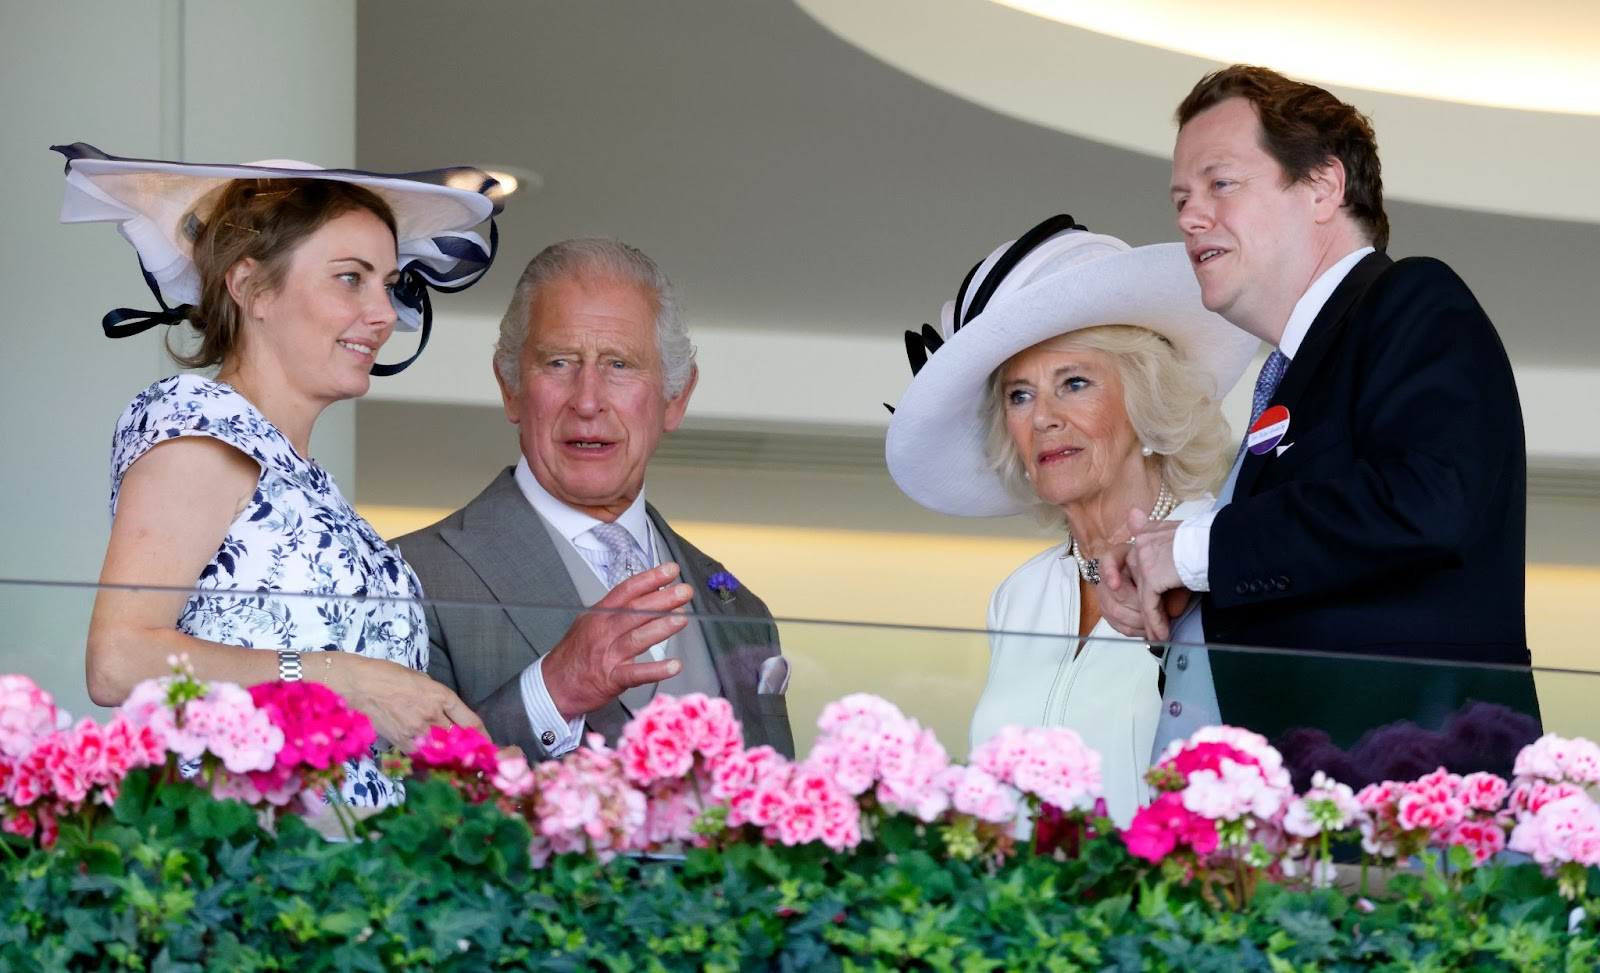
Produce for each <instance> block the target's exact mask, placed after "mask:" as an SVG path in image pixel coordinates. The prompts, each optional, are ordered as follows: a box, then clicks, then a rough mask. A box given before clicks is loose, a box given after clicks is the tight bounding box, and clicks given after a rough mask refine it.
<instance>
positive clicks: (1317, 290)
mask: <svg viewBox="0 0 1600 973" xmlns="http://www.w3.org/2000/svg"><path fill="white" fill-rule="evenodd" d="M1372 252H1373V248H1372V247H1362V248H1361V249H1359V250H1356V251H1354V252H1353V253H1350V254H1347V255H1345V257H1344V258H1343V259H1341V260H1340V261H1339V262H1338V263H1336V264H1334V265H1333V266H1332V267H1329V268H1328V269H1327V270H1325V271H1323V272H1322V276H1321V277H1318V278H1317V279H1316V280H1315V281H1312V283H1311V286H1310V287H1308V288H1306V292H1305V293H1304V294H1302V295H1300V300H1299V301H1297V302H1295V306H1294V311H1293V313H1291V314H1290V315H1289V322H1288V323H1287V324H1285V325H1284V326H1283V337H1282V338H1281V339H1279V341H1278V351H1280V352H1282V353H1283V356H1284V357H1285V358H1287V359H1289V361H1290V362H1293V361H1294V356H1295V353H1296V352H1298V351H1299V350H1300V344H1301V342H1303V341H1305V338H1306V332H1308V331H1310V330H1311V323H1312V322H1313V321H1315V320H1316V319H1317V315H1318V314H1321V313H1322V306H1323V305H1324V304H1327V303H1328V298H1330V297H1332V296H1333V292H1334V289H1335V288H1337V287H1338V286H1339V284H1340V283H1342V282H1343V281H1344V279H1345V277H1346V276H1347V275H1348V274H1349V273H1350V270H1351V268H1353V267H1355V265H1356V264H1358V263H1360V262H1361V260H1362V258H1363V257H1365V256H1366V255H1367V254H1369V253H1372ZM1248 432H1249V430H1245V433H1248ZM1240 438H1241V439H1242V438H1243V435H1241V436H1240ZM1243 461H1244V454H1243V452H1241V453H1240V454H1239V457H1238V459H1236V460H1235V461H1234V466H1235V468H1237V467H1238V466H1239V464H1240V463H1242V462H1243ZM1236 475H1237V472H1235V473H1234V474H1231V475H1230V477H1229V480H1230V485H1231V480H1232V479H1233V476H1236ZM1229 493H1231V490H1224V491H1223V494H1224V496H1223V499H1222V501H1220V502H1219V503H1218V504H1217V505H1216V507H1214V508H1213V509H1211V510H1210V511H1208V512H1206V513H1203V514H1199V515H1198V516H1195V517H1191V518H1190V519H1188V520H1185V521H1184V522H1183V523H1182V524H1180V525H1179V526H1178V531H1177V534H1176V535H1175V536H1174V537H1173V539H1172V561H1173V565H1174V566H1175V567H1176V568H1177V569H1178V579H1179V580H1180V581H1182V582H1183V586H1184V587H1185V588H1188V589H1189V590H1190V591H1210V590H1211V523H1212V521H1214V520H1216V519H1217V511H1218V510H1220V509H1222V507H1224V506H1226V505H1227V503H1228V501H1229V500H1231V497H1229V496H1228V494H1229Z"/></svg>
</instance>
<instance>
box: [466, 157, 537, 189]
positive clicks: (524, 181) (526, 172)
mask: <svg viewBox="0 0 1600 973" xmlns="http://www.w3.org/2000/svg"><path fill="white" fill-rule="evenodd" d="M478 168H480V169H482V170H483V171H484V172H487V173H488V174H489V175H491V176H493V177H494V178H495V180H496V181H498V182H499V183H500V186H501V188H502V189H504V190H505V194H506V195H507V196H510V195H511V194H512V193H516V192H525V193H536V192H538V191H539V190H540V189H542V188H544V177H542V176H540V175H539V174H538V173H537V172H534V171H533V170H532V169H525V168H523V167H522V166H507V165H499V164H495V165H482V166H479V167H478Z"/></svg>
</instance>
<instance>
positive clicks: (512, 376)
mask: <svg viewBox="0 0 1600 973" xmlns="http://www.w3.org/2000/svg"><path fill="white" fill-rule="evenodd" d="M494 369H495V378H496V379H497V380H498V382H499V383H500V394H501V398H502V399H503V401H504V403H505V409H506V416H507V417H508V418H509V419H510V420H511V421H512V422H513V423H515V424H516V426H517V429H518V439H519V441H520V443H521V446H522V458H521V460H520V461H519V462H518V463H517V465H516V466H515V467H511V468H507V469H506V470H504V471H502V472H501V474H500V475H499V476H498V477H497V478H496V479H495V480H494V482H492V483H490V484H489V486H488V488H487V489H485V490H484V491H483V492H482V493H481V494H479V495H478V496H477V498H476V499H474V500H473V501H472V502H471V503H469V504H467V505H466V506H465V507H463V508H462V509H460V510H458V511H456V512H455V513H453V514H451V515H450V516H448V517H446V518H445V519H444V520H441V521H439V522H438V523H436V524H433V525H432V526H430V527H425V528H423V529H422V530H419V531H417V532H415V533H412V534H407V535H406V536H404V537H401V538H399V539H398V540H397V541H396V542H395V543H396V545H397V546H398V547H399V548H400V549H401V550H402V551H403V552H404V556H405V558H406V560H407V561H409V562H410V564H411V566H412V567H413V568H415V569H416V572H417V574H418V576H419V577H420V578H421V579H422V587H423V591H424V592H426V593H427V596H428V598H429V599H430V600H432V601H435V602H439V603H440V604H438V605H437V606H434V607H429V608H428V609H427V622H428V637H429V640H430V642H431V643H432V659H431V661H430V663H429V667H428V671H429V673H430V674H431V675H432V676H433V677H434V678H435V679H437V680H439V681H440V682H442V683H444V684H445V685H447V686H449V687H450V688H452V689H454V690H455V691H456V692H457V693H458V694H459V695H460V696H461V698H462V699H464V700H466V702H467V704H468V705H469V706H471V707H472V708H473V709H474V710H476V711H477V713H478V715H480V716H481V717H482V718H483V721H484V724H485V725H486V726H487V727H488V729H489V733H490V735H491V736H492V737H493V738H494V740H495V742H496V743H499V744H502V745H504V744H516V745H518V746H520V747H521V748H522V749H523V751H524V752H525V753H527V754H528V757H529V759H533V760H538V759H546V758H550V757H558V756H560V755H562V754H564V753H566V752H568V751H570V750H572V749H573V748H575V747H576V746H577V745H578V744H579V743H580V742H581V741H582V739H583V736H584V735H585V733H587V732H598V733H602V734H604V736H605V737H606V739H607V740H609V741H612V742H615V740H616V738H617V735H618V733H619V731H620V730H621V729H622V726H623V724H624V723H626V722H627V720H628V719H629V718H630V717H631V716H632V715H633V714H634V713H636V712H638V710H639V709H640V708H642V707H643V706H644V705H645V704H646V703H648V702H649V701H650V699H651V698H652V697H653V696H654V694H655V692H656V691H657V689H659V690H660V691H662V692H667V693H672V694H674V695H684V694H687V693H691V692H703V693H706V694H707V695H712V696H723V697H725V698H727V699H728V700H729V701H730V702H731V703H732V704H733V709H734V713H735V715H736V716H737V717H738V718H739V720H740V722H742V723H743V724H744V734H745V741H746V744H747V745H749V746H755V745H758V744H763V743H764V744H770V745H771V746H772V747H774V748H775V749H777V750H778V751H779V752H781V753H783V754H785V755H787V756H791V757H792V756H793V755H794V740H793V737H792V736H791V734H790V729H789V716H788V710H787V709H786V707H785V703H784V697H783V690H784V689H785V688H787V682H788V665H787V662H786V660H784V658H783V657H782V655H781V654H780V652H779V649H778V639H777V629H776V626H775V625H774V624H773V622H772V616H771V614H770V613H769V612H768V611H767V607H766V605H764V604H762V602H761V599H759V598H757V597H756V596H755V595H754V594H752V593H751V592H750V590H749V589H748V588H743V587H738V588H737V589H736V590H730V586H729V585H726V584H721V585H719V588H718V590H716V591H713V590H712V589H711V588H710V587H709V582H711V581H712V579H713V576H715V575H717V574H719V573H724V574H725V572H723V568H722V565H720V564H718V563H717V562H716V561H714V560H712V559H711V558H710V557H708V556H706V555H705V554H703V553H701V552H700V551H699V550H697V549H696V548H695V547H694V546H693V545H691V544H689V542H688V541H686V540H684V539H683V538H682V537H680V536H678V534H677V533H675V532H674V531H673V530H672V528H671V527H670V526H668V524H667V522H666V520H665V519H664V518H663V517H662V516H661V514H660V513H659V512H658V511H657V510H656V509H655V508H654V507H652V506H650V505H649V504H647V503H646V502H645V493H644V481H645V469H646V467H647V465H648V464H649V462H650V457H651V455H652V454H653V453H654V452H655V449H656V445H657V443H659V442H660V440H661V437H662V435H663V434H665V433H668V432H671V431H672V430H674V429H676V428H677V427H678V424H679V423H680V422H681V421H682V420H683V414H684V410H685V408H686V407H687V406H688V404H689V395H690V393H692V392H693V391H694V386H695V382H696V380H697V378H698V371H697V369H696V366H695V363H694V346H693V345H692V344H691V343H690V341H689V335H688V331H687V329H686V328H685V326H684V324H683V322H682V320H681V319H680V317H679V315H678V311H677V306H676V302H675V298H674V294H673V289H672V284H671V282H670V281H669V280H668V279H667V277H666V275H664V274H663V273H662V272H661V270H660V268H658V267H657V266H656V265H655V262H654V261H652V260H651V259H650V258H649V257H647V256H645V255H644V254H643V253H641V252H639V251H638V250H636V249H634V248H633V247H630V246H628V245H626V244H623V243H619V242H617V241H613V240H597V239H585V240H566V241H563V242H561V243H557V244H554V245H552V246H550V247H548V248H546V249H545V250H544V251H543V252H541V253H540V254H539V255H538V256H536V257H534V258H533V260H532V261H531V262H530V263H529V264H528V267H527V269H526V270H524V271H523V274H522V278H521V280H520V281H518V283H517V290H516V294H515V296H514V297H513V298H512V301H511V306H510V307H509V308H508V309H507V310H506V313H505V317H504V318H503V319H502V320H501V322H500V340H499V343H498V344H497V345H496V347H495V353H494ZM722 580H724V579H718V581H722ZM734 584H736V582H735V583H734ZM456 602H459V603H470V604H450V603H456ZM495 603H500V604H502V605H503V606H504V607H503V608H502V609H500V610H493V609H489V608H485V607H483V606H484V605H490V604H495ZM514 606H539V607H514ZM591 606H592V607H593V608H597V609H610V610H612V611H585V609H586V608H589V607H591ZM685 606H688V607H687V609H685V610H686V611H688V612H692V613H693V614H694V615H695V616H700V618H699V620H697V621H693V622H692V623H691V619H690V617H689V616H688V615H685V614H684V612H683V611H679V609H684V607H685Z"/></svg>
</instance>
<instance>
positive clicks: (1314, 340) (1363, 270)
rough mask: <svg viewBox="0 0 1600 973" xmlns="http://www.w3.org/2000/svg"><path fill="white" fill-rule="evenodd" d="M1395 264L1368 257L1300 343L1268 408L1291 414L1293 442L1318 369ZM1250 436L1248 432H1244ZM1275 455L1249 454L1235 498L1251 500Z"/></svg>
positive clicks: (1379, 253) (1372, 255)
mask: <svg viewBox="0 0 1600 973" xmlns="http://www.w3.org/2000/svg"><path fill="white" fill-rule="evenodd" d="M1393 266H1394V261H1393V260H1390V259H1389V255H1388V254H1386V253H1383V252H1382V251H1376V252H1373V253H1369V254H1367V255H1366V256H1365V257H1363V258H1361V260H1360V261H1358V262H1357V263H1356V265H1355V266H1354V267H1351V268H1350V272H1349V273H1348V274H1346V275H1345V278H1344V280H1342V281H1340V282H1339V286H1338V287H1335V288H1334V289H1333V293H1332V294H1331V295H1329V297H1328V302H1327V303H1326V304H1324V305H1322V310H1321V311H1319V312H1317V317H1316V319H1315V320H1314V321H1312V322H1311V327H1310V328H1309V329H1307V331H1306V336H1305V340H1304V341H1302V342H1300V348H1299V350H1298V351H1297V352H1295V356H1294V359H1293V360H1292V361H1291V362H1290V363H1289V368H1288V370H1287V371H1285V372H1284V373H1283V380H1282V381H1281V382H1279V383H1278V389H1277V391H1276V392H1274V393H1273V395H1272V401H1271V402H1270V403H1268V407H1269V408H1270V407H1271V406H1274V405H1281V406H1283V407H1284V408H1286V409H1288V410H1289V433H1288V436H1287V437H1285V438H1286V439H1288V441H1290V442H1293V440H1294V434H1295V409H1296V407H1297V406H1298V405H1299V404H1300V400H1301V397H1302V395H1303V394H1304V393H1305V390H1306V389H1307V388H1308V387H1309V386H1310V384H1311V380H1312V378H1313V376H1315V375H1316V373H1317V368H1318V366H1319V365H1320V364H1321V363H1322V361H1323V360H1324V359H1325V358H1326V357H1327V356H1328V355H1329V353H1331V352H1332V351H1333V350H1334V349H1335V348H1336V347H1337V346H1338V344H1339V336H1340V335H1341V334H1342V333H1343V332H1344V325H1345V322H1346V321H1348V320H1349V317H1350V313H1351V312H1352V311H1353V310H1354V309H1355V307H1356V305H1357V303H1358V302H1359V301H1360V299H1361V297H1362V295H1364V294H1366V292H1367V290H1368V288H1370V287H1371V286H1372V285H1373V283H1374V282H1375V281H1376V280H1377V279H1378V278H1379V277H1382V276H1383V274H1384V273H1385V272H1386V271H1388V269H1389V268H1390V267H1393ZM1245 434H1246V435H1247V436H1248V435H1249V430H1246V431H1245ZM1272 455H1273V453H1272V452H1271V451H1270V450H1269V451H1268V452H1265V453H1262V454H1261V455H1259V456H1258V455H1256V454H1254V453H1250V452H1246V453H1245V457H1244V465H1243V466H1241V467H1240V468H1239V480H1238V482H1237V483H1236V484H1234V488H1233V495H1234V496H1235V497H1248V496H1250V495H1251V490H1252V488H1253V487H1254V486H1255V481H1256V477H1258V476H1260V475H1261V472H1262V471H1263V470H1264V469H1266V468H1267V462H1268V460H1269V459H1270V458H1271V457H1272Z"/></svg>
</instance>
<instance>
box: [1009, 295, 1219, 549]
mask: <svg viewBox="0 0 1600 973" xmlns="http://www.w3.org/2000/svg"><path fill="white" fill-rule="evenodd" d="M1033 347H1035V348H1040V347H1043V348H1048V349H1050V350H1052V351H1067V350H1073V349H1087V350H1091V351H1100V352H1104V353H1106V354H1108V355H1110V356H1111V360H1112V361H1113V362H1114V363H1115V364H1116V367H1117V374H1118V376H1120V377H1121V379H1122V402H1123V408H1124V410H1125V411H1126V412H1127V414H1128V424H1129V425H1130V426H1132V427H1133V432H1134V435H1135V436H1137V437H1138V439H1139V441H1140V442H1141V443H1143V444H1144V445H1145V446H1148V447H1149V448H1150V449H1151V450H1153V451H1154V452H1155V455H1156V456H1157V457H1158V458H1159V462H1160V464H1161V476H1162V478H1163V479H1165V480H1166V482H1167V486H1169V487H1171V489H1172V493H1173V495H1174V496H1176V497H1177V498H1178V499H1179V500H1180V501H1182V500H1193V499H1195V498H1197V497H1200V496H1204V495H1205V493H1206V492H1207V491H1209V490H1211V489H1212V488H1214V487H1216V486H1217V485H1218V484H1220V483H1221V481H1222V478H1223V477H1224V476H1226V475H1227V473H1228V468H1229V466H1231V465H1232V459H1233V434H1232V433H1231V432H1230V431H1229V430H1228V421H1227V420H1226V419H1224V418H1223V417H1222V407H1221V403H1220V402H1219V401H1218V400H1217V398H1216V396H1215V395H1214V390H1213V387H1212V385H1213V383H1212V378H1211V375H1210V374H1209V373H1208V372H1206V371H1205V370H1204V369H1202V368H1200V367H1199V366H1198V365H1196V364H1195V363H1194V362H1192V361H1189V360H1188V359H1186V358H1184V357H1183V356H1182V355H1180V354H1179V353H1178V350H1177V349H1176V348H1174V347H1173V346H1172V343H1171V342H1170V341H1168V340H1167V339H1166V338H1164V337H1162V336H1161V335H1159V334H1156V333H1155V332H1154V331H1151V330H1150V329H1148V328H1142V327H1139V326H1138V325H1131V324H1107V325H1101V326H1099V327H1094V328H1084V329H1083V330H1081V331H1072V332H1069V333H1067V334H1064V335H1057V336H1055V337H1054V338H1047V339H1045V340H1044V341H1041V342H1039V344H1037V345H1034V346H1033ZM1030 350H1031V349H1030ZM1005 367H1006V366H1005V363H1002V364H1001V365H1000V367H999V368H996V369H995V370H994V371H993V372H991V373H989V379H988V381H987V382H985V383H984V387H983V402H982V404H981V406H980V411H981V414H982V416H983V429H984V450H983V452H984V458H985V459H987V460H988V464H989V469H991V470H993V471H994V472H995V474H996V475H998V476H999V477H1000V482H1001V484H1002V485H1003V486H1004V487H1005V489H1006V491H1007V492H1008V493H1010V494H1011V495H1012V496H1013V497H1015V498H1016V499H1017V500H1019V501H1021V502H1023V503H1025V504H1028V505H1030V506H1032V507H1035V508H1037V512H1038V513H1039V514H1040V515H1041V519H1042V520H1044V521H1046V522H1058V521H1059V520H1060V517H1061V511H1060V509H1059V508H1057V507H1055V506H1054V505H1052V504H1047V503H1044V502H1043V501H1041V500H1040V499H1039V497H1038V495H1037V494H1035V493H1034V492H1033V487H1032V485H1031V484H1029V482H1028V479H1027V477H1026V476H1024V475H1023V472H1024V469H1025V468H1024V466H1023V462H1022V456H1021V454H1019V453H1018V452H1017V444H1016V443H1015V442H1014V441H1013V440H1012V438H1011V431H1010V430H1009V429H1007V428H1006V414H1005V397H1004V395H1003V394H1002V390H1001V388H1000V382H1001V375H1002V374H1003V373H1004V372H1005Z"/></svg>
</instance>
